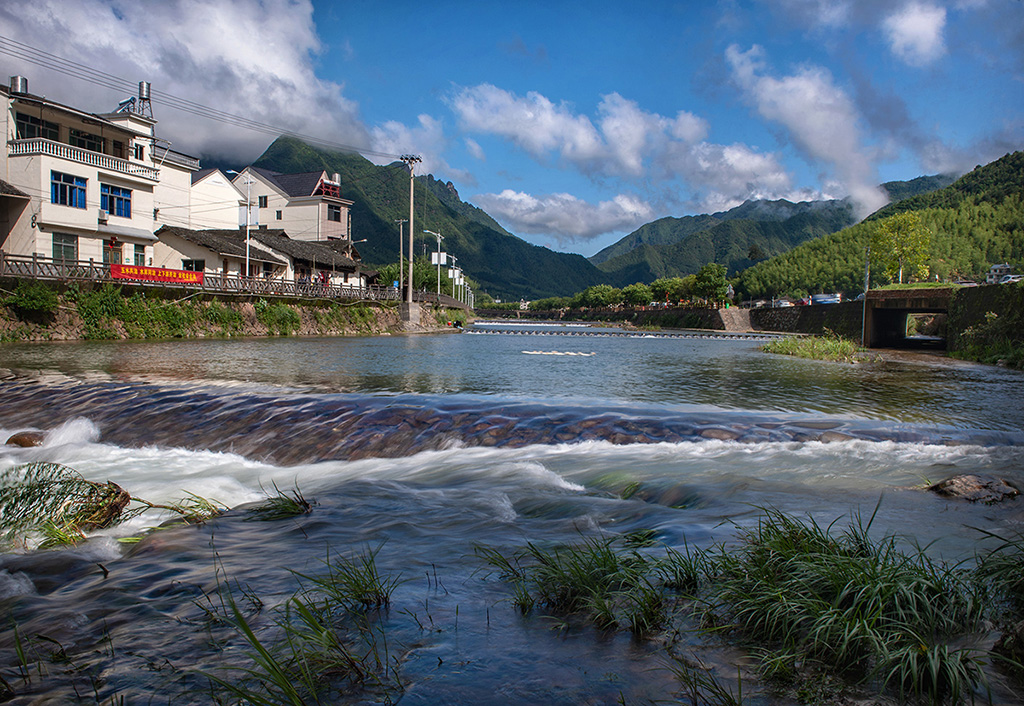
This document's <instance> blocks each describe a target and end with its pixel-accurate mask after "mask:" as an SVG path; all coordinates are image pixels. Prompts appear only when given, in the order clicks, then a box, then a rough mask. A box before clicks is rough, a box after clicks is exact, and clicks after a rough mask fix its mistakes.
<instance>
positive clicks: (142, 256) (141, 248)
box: [135, 243, 146, 267]
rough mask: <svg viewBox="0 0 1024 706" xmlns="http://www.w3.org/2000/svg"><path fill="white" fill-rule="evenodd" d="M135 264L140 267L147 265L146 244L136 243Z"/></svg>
mask: <svg viewBox="0 0 1024 706" xmlns="http://www.w3.org/2000/svg"><path fill="white" fill-rule="evenodd" d="M135 264H136V265H137V266H139V267H145V265H146V246H145V245H139V244H138V243H135Z"/></svg>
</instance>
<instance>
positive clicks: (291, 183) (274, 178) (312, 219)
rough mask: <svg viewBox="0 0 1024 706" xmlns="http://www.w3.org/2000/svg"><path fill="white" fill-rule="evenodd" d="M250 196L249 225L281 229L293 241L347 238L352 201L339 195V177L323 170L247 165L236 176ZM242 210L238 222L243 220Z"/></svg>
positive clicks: (242, 192) (236, 179)
mask: <svg viewBox="0 0 1024 706" xmlns="http://www.w3.org/2000/svg"><path fill="white" fill-rule="evenodd" d="M234 184H235V186H236V187H237V189H238V191H239V193H241V194H244V195H246V196H247V197H248V198H250V199H251V201H252V204H253V208H252V213H251V216H250V219H249V223H250V227H258V226H262V227H264V228H272V229H281V230H284V231H285V232H287V233H288V236H289V237H290V238H292V239H293V240H313V241H322V240H350V239H351V216H350V209H351V207H352V202H351V201H348V200H347V199H343V198H341V180H340V177H339V176H338V175H337V174H334V175H332V176H331V177H328V176H327V172H326V171H319V172H302V173H299V174H281V173H278V172H273V171H270V170H269V169H261V168H259V167H246V168H245V169H244V170H242V172H241V173H240V174H239V175H238V176H237V177H235V179H234ZM244 219H245V213H244V209H243V213H242V214H241V217H240V219H239V220H240V225H244V223H245V220H244Z"/></svg>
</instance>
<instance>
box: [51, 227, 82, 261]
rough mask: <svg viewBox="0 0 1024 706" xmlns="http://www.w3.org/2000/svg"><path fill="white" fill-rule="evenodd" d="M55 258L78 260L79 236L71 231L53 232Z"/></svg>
mask: <svg viewBox="0 0 1024 706" xmlns="http://www.w3.org/2000/svg"><path fill="white" fill-rule="evenodd" d="M53 259H54V260H77V259H78V236H77V235H71V234H70V233H54V234H53Z"/></svg>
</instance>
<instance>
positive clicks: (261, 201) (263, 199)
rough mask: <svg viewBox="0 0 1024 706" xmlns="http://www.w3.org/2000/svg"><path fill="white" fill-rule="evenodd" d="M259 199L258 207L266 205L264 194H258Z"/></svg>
mask: <svg viewBox="0 0 1024 706" xmlns="http://www.w3.org/2000/svg"><path fill="white" fill-rule="evenodd" d="M259 201H260V208H266V207H267V197H266V196H260V197H259Z"/></svg>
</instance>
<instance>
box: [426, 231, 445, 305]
mask: <svg viewBox="0 0 1024 706" xmlns="http://www.w3.org/2000/svg"><path fill="white" fill-rule="evenodd" d="M423 232H424V233H430V234H431V235H435V236H437V302H438V304H440V303H441V241H442V240H444V238H443V237H442V236H441V234H440V233H435V232H434V231H432V230H424V231H423Z"/></svg>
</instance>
